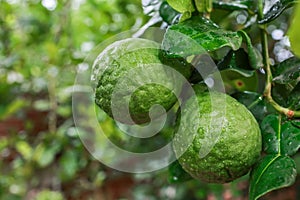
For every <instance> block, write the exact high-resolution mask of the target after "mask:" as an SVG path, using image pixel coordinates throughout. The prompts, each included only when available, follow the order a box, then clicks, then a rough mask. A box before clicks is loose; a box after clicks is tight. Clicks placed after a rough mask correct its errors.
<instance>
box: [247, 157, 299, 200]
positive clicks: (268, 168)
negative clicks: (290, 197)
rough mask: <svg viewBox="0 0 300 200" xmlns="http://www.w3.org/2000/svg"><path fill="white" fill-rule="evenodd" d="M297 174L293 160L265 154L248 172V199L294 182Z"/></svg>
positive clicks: (253, 198) (253, 199)
mask: <svg viewBox="0 0 300 200" xmlns="http://www.w3.org/2000/svg"><path fill="white" fill-rule="evenodd" d="M296 175H297V171H296V166H295V162H294V160H292V159H291V158H289V157H286V156H280V155H267V156H265V157H264V158H263V159H262V160H261V161H260V162H259V163H257V164H256V166H255V167H254V169H253V170H252V172H251V174H250V192H249V195H250V196H249V200H256V199H258V198H259V197H261V196H263V195H264V194H266V193H268V192H270V191H272V190H276V189H279V188H283V187H287V186H290V185H292V184H293V183H294V182H295V179H296Z"/></svg>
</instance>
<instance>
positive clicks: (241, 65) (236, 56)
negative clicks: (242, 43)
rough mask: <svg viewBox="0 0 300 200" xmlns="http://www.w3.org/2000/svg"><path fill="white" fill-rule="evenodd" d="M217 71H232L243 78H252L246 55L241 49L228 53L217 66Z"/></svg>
mask: <svg viewBox="0 0 300 200" xmlns="http://www.w3.org/2000/svg"><path fill="white" fill-rule="evenodd" d="M217 66H218V69H219V70H225V69H232V70H233V71H236V72H239V73H240V74H242V75H243V76H245V77H250V76H253V74H254V72H255V70H253V69H252V68H251V66H250V63H249V59H248V55H247V53H246V52H245V51H244V50H243V49H239V50H237V51H230V52H229V53H228V54H227V55H226V56H225V57H224V58H223V59H222V60H221V61H220V62H219V63H218V64H217Z"/></svg>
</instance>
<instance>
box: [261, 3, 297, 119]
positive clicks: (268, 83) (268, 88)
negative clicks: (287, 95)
mask: <svg viewBox="0 0 300 200" xmlns="http://www.w3.org/2000/svg"><path fill="white" fill-rule="evenodd" d="M263 17H264V14H263V0H259V2H258V19H259V20H261V19H263ZM260 34H261V44H262V55H263V62H264V69H265V71H266V75H267V77H266V86H265V90H264V97H265V98H266V99H267V101H268V102H269V103H270V104H271V105H272V106H273V107H274V108H275V109H276V110H277V111H278V112H279V113H282V114H284V115H286V116H287V117H288V118H292V117H300V111H294V110H290V109H288V108H284V107H282V106H280V105H279V104H278V103H277V102H276V101H274V99H273V97H272V94H271V91H272V80H273V76H272V71H271V67H270V62H269V46H268V36H267V31H266V25H265V24H263V25H261V26H260Z"/></svg>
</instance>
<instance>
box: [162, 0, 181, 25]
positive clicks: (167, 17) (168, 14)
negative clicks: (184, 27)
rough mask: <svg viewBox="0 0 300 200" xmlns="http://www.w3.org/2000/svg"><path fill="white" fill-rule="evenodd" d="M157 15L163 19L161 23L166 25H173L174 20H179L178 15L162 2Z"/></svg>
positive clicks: (166, 3)
mask: <svg viewBox="0 0 300 200" xmlns="http://www.w3.org/2000/svg"><path fill="white" fill-rule="evenodd" d="M159 15H160V16H161V18H162V19H163V21H165V22H167V23H168V24H174V22H175V21H176V19H177V18H178V19H179V15H180V13H179V12H177V11H176V10H174V9H173V8H172V7H171V6H170V5H169V4H168V2H166V1H164V2H162V3H161V5H160V7H159Z"/></svg>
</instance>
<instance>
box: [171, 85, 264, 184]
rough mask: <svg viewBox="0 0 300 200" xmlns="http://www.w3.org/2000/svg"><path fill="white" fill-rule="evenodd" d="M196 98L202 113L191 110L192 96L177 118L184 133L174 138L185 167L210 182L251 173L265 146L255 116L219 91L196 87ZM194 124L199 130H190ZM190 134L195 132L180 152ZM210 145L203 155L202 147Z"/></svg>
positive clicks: (175, 148) (195, 175) (174, 145)
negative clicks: (201, 152) (201, 89)
mask: <svg viewBox="0 0 300 200" xmlns="http://www.w3.org/2000/svg"><path fill="white" fill-rule="evenodd" d="M212 99H213V101H212ZM196 101H197V103H198V106H199V111H200V112H198V113H195V112H193V111H194V110H195V109H189V108H190V107H191V106H192V105H191V100H190V99H189V100H188V101H187V102H186V104H185V105H184V107H186V108H188V109H186V111H183V113H181V116H180V117H179V119H180V120H177V126H178V127H181V129H182V132H178V133H177V134H176V135H175V138H174V140H173V147H174V151H175V155H176V156H177V158H178V160H179V163H180V164H181V165H182V167H183V169H184V170H185V171H186V172H188V173H189V174H190V175H191V176H193V177H194V178H196V179H200V180H202V181H205V182H211V183H226V182H230V181H233V180H235V179H237V178H239V177H241V176H243V175H245V174H246V173H248V171H249V170H250V168H251V167H252V166H253V164H254V163H256V162H257V160H258V159H259V157H260V153H261V148H262V143H261V133H260V128H259V126H258V123H257V122H256V120H255V118H254V117H253V115H252V114H251V113H250V112H249V111H248V109H247V108H246V107H245V106H244V105H242V104H240V103H239V102H238V101H236V100H235V99H234V98H232V97H230V96H229V95H226V94H223V93H219V92H210V93H208V92H204V93H203V92H202V93H200V92H198V91H197V90H196ZM212 102H213V105H212ZM183 110H184V109H183ZM196 118H198V119H199V124H196V122H195V121H196V120H195V119H196ZM219 122H222V123H221V124H220V123H219ZM179 123H180V126H179ZM195 126H198V127H197V128H196V129H194V130H196V133H190V132H191V131H193V130H192V128H194V127H195ZM179 129H180V128H179ZM187 134H192V135H193V137H192V139H191V144H190V145H189V146H188V147H187V148H185V150H186V151H183V152H181V151H182V149H183V148H184V146H183V145H186V144H185V143H184V142H183V141H185V140H187ZM212 141H215V142H213V144H212ZM207 144H212V146H211V148H209V149H208V150H209V151H207V153H208V154H206V155H204V156H200V154H199V152H200V149H201V148H203V149H205V148H207V147H206V146H205V145H207Z"/></svg>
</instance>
